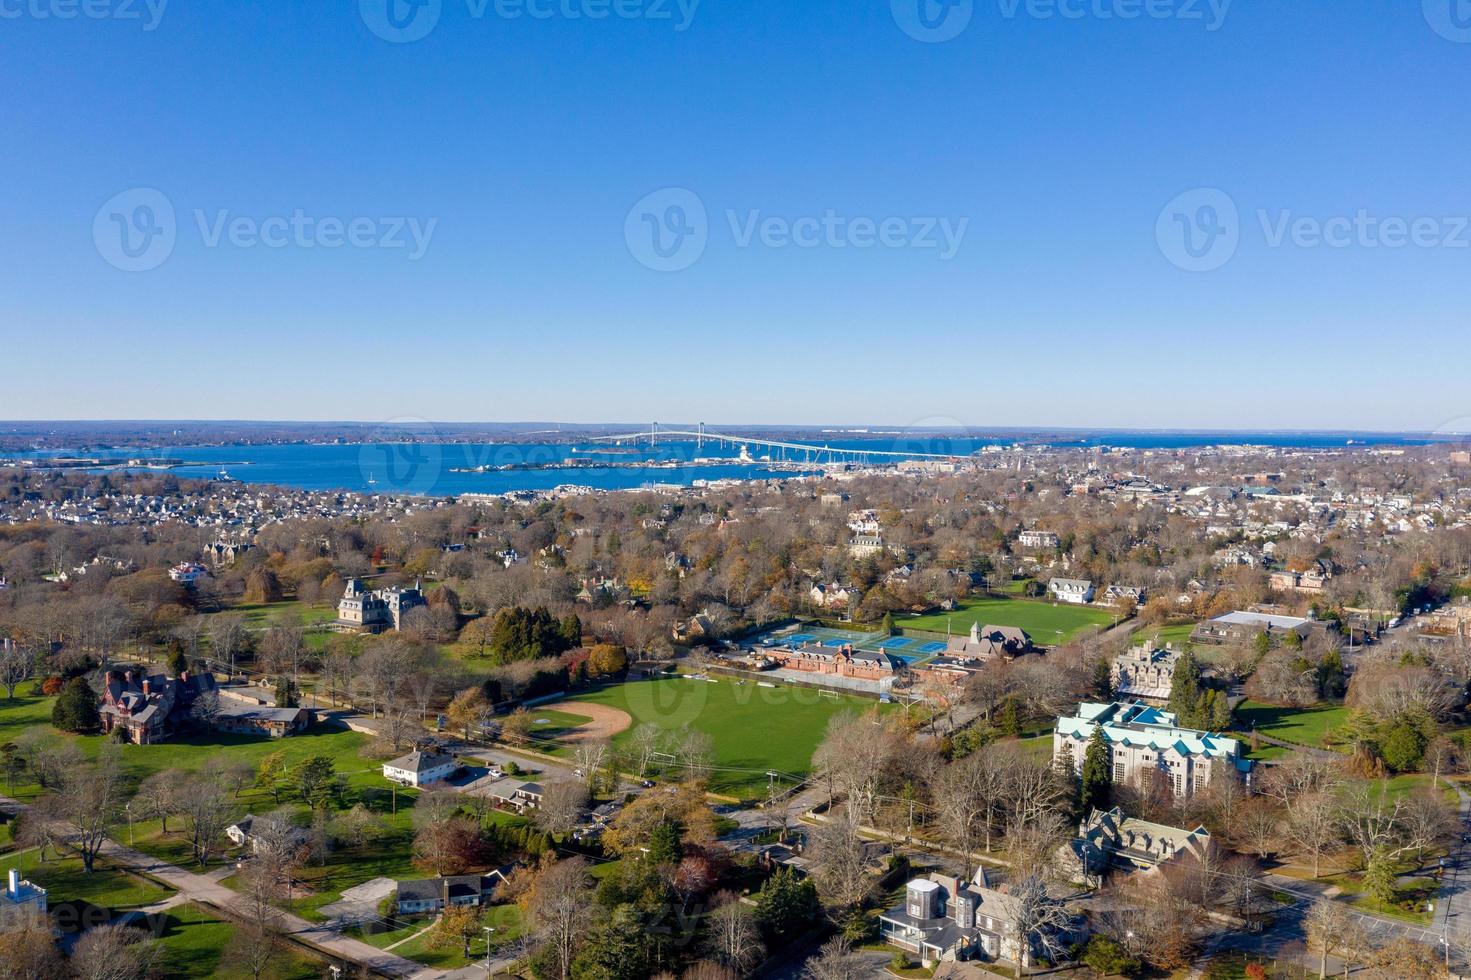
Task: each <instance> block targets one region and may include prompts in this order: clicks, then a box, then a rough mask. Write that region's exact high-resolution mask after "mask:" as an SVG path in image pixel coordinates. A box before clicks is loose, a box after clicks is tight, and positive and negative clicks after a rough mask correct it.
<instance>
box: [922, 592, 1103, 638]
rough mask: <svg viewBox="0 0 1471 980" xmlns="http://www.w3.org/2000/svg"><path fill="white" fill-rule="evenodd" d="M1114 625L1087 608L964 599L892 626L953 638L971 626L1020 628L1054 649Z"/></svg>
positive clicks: (1012, 600)
mask: <svg viewBox="0 0 1471 980" xmlns="http://www.w3.org/2000/svg"><path fill="white" fill-rule="evenodd" d="M1113 621H1114V615H1113V613H1111V612H1109V611H1107V610H1104V609H1092V608H1089V607H1087V606H1073V605H1068V604H1066V603H1060V604H1054V603H1051V602H1047V601H1045V600H1029V599H966V600H965V601H963V602H961V603H960V605H958V606H957V607H956V608H955V611H954V612H949V613H945V612H941V613H934V614H932V615H928V616H914V617H900V618H898V619H896V621H895V624H894V625H896V626H900V627H902V628H904V629H919V630H930V631H933V632H936V633H944V632H945V631H946V629H947V627H948V629H949V631H950V632H951V633H952V634H953V635H955V636H960V635H962V634H965V633H969V632H970V627H971V624H972V623H980V624H981V625H982V626H1019V627H1021V628H1022V629H1024V630H1026V631H1027V632H1028V633H1030V634H1031V636H1032V642H1033V643H1037V644H1039V645H1041V646H1055V645H1056V644H1058V643H1066V642H1067V641H1068V640H1071V639H1072V638H1073V637H1075V636H1077V635H1078V634H1080V633H1082V632H1084V631H1085V630H1088V629H1092V628H1094V627H1105V628H1106V627H1108V626H1110V625H1112V624H1113Z"/></svg>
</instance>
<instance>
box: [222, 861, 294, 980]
mask: <svg viewBox="0 0 1471 980" xmlns="http://www.w3.org/2000/svg"><path fill="white" fill-rule="evenodd" d="M237 880H238V881H239V886H238V887H237V891H238V892H239V893H240V897H239V898H238V899H236V900H235V902H234V904H233V905H232V906H231V907H232V909H233V910H234V911H235V912H236V913H237V914H238V915H239V917H240V919H241V922H240V923H239V924H238V925H237V926H236V928H235V932H234V935H232V936H231V938H230V944H229V946H228V947H226V955H227V957H228V960H229V962H231V963H234V964H236V965H238V966H240V967H242V968H244V969H245V970H246V972H248V973H249V974H250V975H251V977H252V978H253V980H260V978H261V977H262V976H263V975H264V974H265V972H266V971H267V970H268V969H270V966H271V964H272V963H274V962H276V960H277V959H278V958H279V957H280V955H281V939H280V934H281V926H282V923H283V922H284V916H282V914H281V910H280V908H279V906H280V903H281V900H282V897H283V896H282V893H281V883H280V879H279V878H278V876H277V869H275V868H272V867H270V866H268V865H267V864H265V863H263V862H261V861H260V860H259V858H257V860H254V861H251V862H249V863H248V864H247V865H246V866H245V870H244V871H242V872H241V873H240V875H239V877H238V878H237Z"/></svg>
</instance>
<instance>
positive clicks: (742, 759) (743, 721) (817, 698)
mask: <svg viewBox="0 0 1471 980" xmlns="http://www.w3.org/2000/svg"><path fill="white" fill-rule="evenodd" d="M579 701H586V702H591V703H594V704H605V705H610V706H612V707H615V708H621V709H622V710H624V711H627V712H628V713H629V714H630V715H632V716H633V725H632V726H631V727H630V728H629V729H628V730H627V731H625V732H623V733H622V734H621V735H619V736H618V737H617V738H616V739H615V740H614V741H615V743H622V742H624V741H626V740H627V739H628V738H629V737H630V736H631V734H632V731H633V729H634V728H636V727H638V726H639V725H640V724H643V723H645V722H652V723H654V724H656V725H658V726H659V727H660V728H662V729H664V730H666V731H677V730H679V729H682V728H684V727H686V726H688V727H690V728H693V729H696V730H698V731H702V732H704V733H706V734H707V735H709V736H710V738H711V739H712V740H713V741H714V743H715V764H716V766H717V767H728V768H729V769H732V770H742V771H730V772H721V771H719V769H717V771H716V772H715V773H714V774H713V776H712V777H711V780H710V788H711V790H713V791H714V792H717V793H725V794H729V795H732V796H740V797H743V798H747V799H754V798H757V797H761V796H764V795H765V793H766V787H767V778H766V772H767V770H770V769H774V770H776V771H778V772H783V773H787V774H789V775H794V776H805V775H807V774H808V772H809V771H810V770H811V768H812V753H813V752H814V751H815V750H816V749H817V745H818V743H819V742H821V741H822V736H823V732H824V730H825V729H826V727H827V723H828V720H829V719H831V718H832V717H833V716H834V715H837V714H839V713H840V712H843V711H855V712H861V711H866V710H868V709H871V708H874V707H879V705H878V703H877V702H876V701H873V700H872V699H867V698H856V697H847V696H839V697H837V698H829V697H826V696H823V695H820V694H819V693H818V692H817V691H816V690H813V689H810V688H798V687H787V686H779V687H759V686H757V684H756V682H755V681H751V680H745V681H740V680H738V679H736V678H730V677H721V678H718V679H717V680H716V682H715V683H710V682H707V681H703V680H688V679H685V678H665V679H661V680H654V681H634V682H631V683H628V684H620V685H618V686H615V687H609V688H605V689H603V690H601V691H596V692H593V693H591V694H583V695H580V696H578V697H576V698H573V699H572V700H570V701H568V702H565V703H566V704H568V705H575V704H576V703H577V702H579ZM882 707H883V708H884V709H885V710H888V709H890V708H892V706H891V705H886V706H882Z"/></svg>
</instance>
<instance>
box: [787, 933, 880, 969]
mask: <svg viewBox="0 0 1471 980" xmlns="http://www.w3.org/2000/svg"><path fill="white" fill-rule="evenodd" d="M871 972H872V971H871V970H870V969H869V965H868V963H866V962H865V961H864V959H863V957H862V956H861V955H860V954H859V953H858V952H857V951H855V950H854V949H853V943H852V942H851V941H849V940H848V938H847V937H846V936H841V935H840V936H836V937H834V938H833V939H830V940H828V941H827V942H826V943H825V944H824V945H823V947H822V952H821V953H819V954H818V955H817V956H815V957H813V958H812V959H810V960H808V961H807V969H806V972H805V973H804V976H805V977H806V978H807V980H862V978H864V977H867V976H870V975H871Z"/></svg>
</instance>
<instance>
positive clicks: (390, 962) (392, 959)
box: [0, 797, 484, 980]
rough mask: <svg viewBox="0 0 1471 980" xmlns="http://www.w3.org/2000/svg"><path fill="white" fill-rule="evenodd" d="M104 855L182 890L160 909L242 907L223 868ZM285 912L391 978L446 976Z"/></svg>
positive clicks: (307, 933)
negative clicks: (205, 871) (223, 879)
mask: <svg viewBox="0 0 1471 980" xmlns="http://www.w3.org/2000/svg"><path fill="white" fill-rule="evenodd" d="M0 809H4V810H5V811H6V812H8V813H20V812H22V811H24V810H25V809H26V805H25V804H24V803H21V802H19V801H18V800H13V799H10V798H9V797H0ZM100 854H101V856H102V857H104V858H106V859H107V860H108V861H109V862H110V863H112V864H114V865H117V866H119V867H123V868H127V869H129V870H131V871H136V872H140V873H142V874H145V875H147V876H149V877H151V878H154V879H156V880H158V881H161V882H163V883H164V884H166V885H168V886H169V887H170V888H172V889H174V891H176V892H178V893H179V894H178V896H173V897H172V898H171V899H169V900H166V902H164V903H160V907H161V908H162V907H163V906H165V905H167V906H169V907H171V906H172V905H173V904H177V901H175V899H178V898H179V897H180V896H182V898H183V900H186V901H191V902H198V903H200V904H203V905H211V906H214V907H215V908H217V909H221V910H224V911H236V910H237V903H238V902H239V900H240V896H239V895H238V894H236V893H235V892H233V891H231V890H230V889H228V888H226V887H225V886H224V885H222V884H220V883H219V881H218V880H217V878H218V877H219V875H218V872H216V873H214V874H210V875H201V874H195V873H194V872H192V871H186V870H184V869H183V868H181V867H179V866H177V865H174V864H169V863H168V862H166V861H162V860H160V859H158V858H155V857H152V856H151V855H148V854H144V853H143V852H142V851H136V850H133V849H132V848H130V847H125V846H123V845H122V844H118V843H117V842H115V841H112V840H107V841H104V842H103V844H102V848H101V851H100ZM145 911H146V910H145ZM237 914H238V912H237ZM283 916H284V918H283V929H282V931H283V932H285V933H287V934H289V935H291V936H293V937H295V938H296V939H298V940H300V941H301V942H303V943H306V944H307V945H309V946H313V947H316V948H318V949H320V950H322V951H324V952H326V953H328V954H329V955H332V956H336V957H338V958H340V959H343V960H347V961H348V962H351V963H356V964H359V965H360V966H365V967H367V968H368V969H369V970H372V971H373V972H375V973H380V974H383V975H385V976H390V977H409V978H414V980H431V978H438V977H443V976H444V975H445V974H444V973H443V971H440V970H430V969H428V968H426V967H424V966H423V965H422V964H419V963H415V962H414V961H413V960H407V959H404V958H403V957H402V956H395V955H394V954H392V953H386V952H384V951H383V950H381V949H377V948H376V947H373V946H370V945H368V944H367V943H364V942H360V941H358V940H356V939H349V938H348V937H346V936H341V935H339V934H337V933H336V932H334V931H332V930H330V929H327V928H325V927H323V926H319V925H314V924H312V923H310V922H308V921H306V920H305V919H303V918H301V917H300V916H296V915H291V914H286V913H283ZM480 974H481V975H484V971H483V970H481V971H480Z"/></svg>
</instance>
